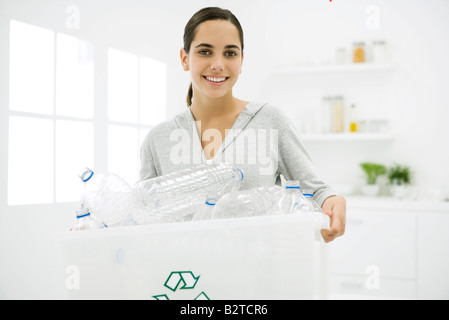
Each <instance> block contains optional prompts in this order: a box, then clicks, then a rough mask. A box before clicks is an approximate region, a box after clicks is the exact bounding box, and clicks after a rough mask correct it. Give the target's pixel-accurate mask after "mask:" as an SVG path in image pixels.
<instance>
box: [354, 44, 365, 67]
mask: <svg viewBox="0 0 449 320" xmlns="http://www.w3.org/2000/svg"><path fill="white" fill-rule="evenodd" d="M353 62H354V63H361V62H365V43H364V42H354V43H353Z"/></svg>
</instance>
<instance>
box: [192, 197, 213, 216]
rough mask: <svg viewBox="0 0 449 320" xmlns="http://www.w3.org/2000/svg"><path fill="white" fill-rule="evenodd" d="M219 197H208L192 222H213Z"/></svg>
mask: <svg viewBox="0 0 449 320" xmlns="http://www.w3.org/2000/svg"><path fill="white" fill-rule="evenodd" d="M216 203H217V197H213V196H211V197H207V199H206V201H205V203H204V204H203V206H202V207H201V208H200V209H199V210H198V211H197V213H195V215H194V216H193V218H192V221H202V220H212V218H213V211H214V208H215V204H216Z"/></svg>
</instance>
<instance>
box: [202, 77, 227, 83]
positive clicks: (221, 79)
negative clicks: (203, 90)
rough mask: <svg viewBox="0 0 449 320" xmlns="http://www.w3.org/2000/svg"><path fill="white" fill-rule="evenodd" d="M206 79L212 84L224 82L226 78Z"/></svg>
mask: <svg viewBox="0 0 449 320" xmlns="http://www.w3.org/2000/svg"><path fill="white" fill-rule="evenodd" d="M206 79H207V80H209V81H212V82H223V81H225V80H226V78H212V77H206Z"/></svg>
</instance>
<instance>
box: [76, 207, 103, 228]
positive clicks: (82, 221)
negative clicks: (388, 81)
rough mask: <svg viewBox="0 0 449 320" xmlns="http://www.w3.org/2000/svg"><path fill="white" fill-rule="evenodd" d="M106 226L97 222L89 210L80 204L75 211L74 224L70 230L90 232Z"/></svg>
mask: <svg viewBox="0 0 449 320" xmlns="http://www.w3.org/2000/svg"><path fill="white" fill-rule="evenodd" d="M106 227H107V225H105V224H104V223H102V222H100V221H98V220H97V219H96V218H95V217H93V216H92V215H91V214H90V212H89V209H88V208H86V207H85V206H84V205H83V204H81V206H80V208H79V209H78V210H77V211H76V224H75V225H74V226H73V228H72V229H71V230H72V231H81V230H92V229H101V228H106Z"/></svg>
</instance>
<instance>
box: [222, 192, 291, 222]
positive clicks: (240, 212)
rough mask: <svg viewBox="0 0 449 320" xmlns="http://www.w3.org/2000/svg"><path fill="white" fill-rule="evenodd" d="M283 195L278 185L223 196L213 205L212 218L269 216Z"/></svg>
mask: <svg viewBox="0 0 449 320" xmlns="http://www.w3.org/2000/svg"><path fill="white" fill-rule="evenodd" d="M283 194H284V190H283V189H282V187H280V186H278V185H272V186H263V187H258V188H252V189H248V190H241V191H236V192H231V193H228V194H225V195H224V196H223V197H222V198H220V199H218V201H217V204H216V205H215V208H214V212H213V218H214V219H226V218H239V217H253V216H262V215H269V214H271V213H272V211H273V208H274V206H275V205H276V203H278V201H279V199H280V198H281V197H282V195H283Z"/></svg>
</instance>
